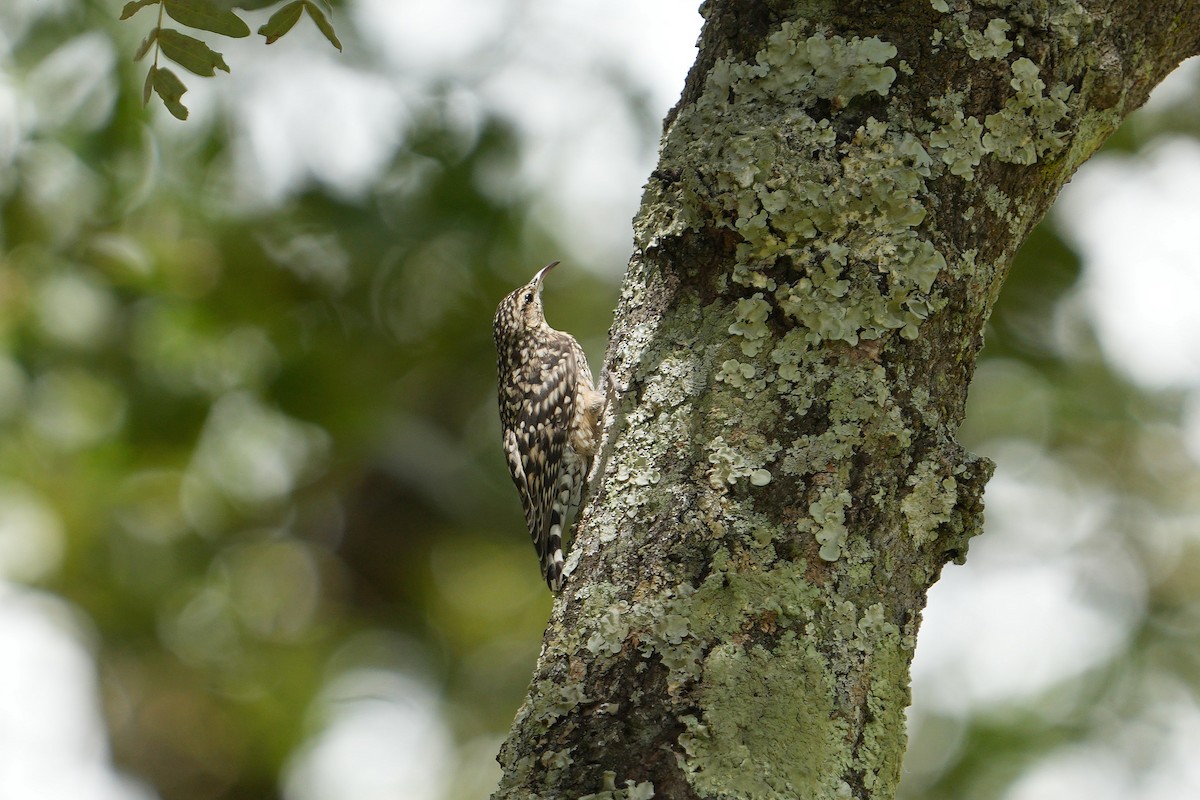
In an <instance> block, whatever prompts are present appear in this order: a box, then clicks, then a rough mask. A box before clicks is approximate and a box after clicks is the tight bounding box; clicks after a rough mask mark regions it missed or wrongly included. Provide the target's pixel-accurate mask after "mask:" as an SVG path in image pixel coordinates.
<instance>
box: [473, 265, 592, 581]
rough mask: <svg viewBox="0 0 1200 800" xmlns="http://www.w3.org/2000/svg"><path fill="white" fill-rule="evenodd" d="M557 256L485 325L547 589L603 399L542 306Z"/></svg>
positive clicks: (508, 446)
mask: <svg viewBox="0 0 1200 800" xmlns="http://www.w3.org/2000/svg"><path fill="white" fill-rule="evenodd" d="M557 263H558V262H557V261H555V262H553V263H551V264H548V265H547V266H545V267H543V268H542V269H541V270H539V271H538V273H537V274H536V275H534V276H533V280H531V281H530V282H529V283H528V284H526V285H525V286H523V287H521V288H519V289H516V290H515V291H513V292H511V293H510V294H509V295H508V296H507V297H505V298H504V300H502V301H501V302H500V305H499V306H498V307H497V308H496V317H495V319H494V321H493V326H492V333H493V336H494V338H495V341H496V354H497V368H498V369H497V371H498V373H499V386H498V388H499V400H500V425H501V428H502V430H503V441H504V454H505V457H506V458H507V460H508V467H509V471H510V472H511V473H512V479H513V483H514V484H515V485H516V487H517V494H518V495H519V496H520V498H521V505H522V507H523V508H524V510H525V523H526V526H527V527H528V528H529V535H530V537H531V538H532V539H533V544H534V547H536V548H537V551H538V557H539V559H540V560H541V564H542V574H543V576H544V577H545V579H546V585H547V586H549V587H550V589H551V591H554V592H557V591H560V590H561V589H562V584H563V552H562V546H563V545H562V540H563V537H564V535H565V533H566V526H567V521H568V518H569V517H570V516H571V514H572V513H574V511H575V510H576V509H577V508H578V506H579V502H580V499H581V495H582V491H583V484H584V481H585V480H586V478H587V473H588V469H589V467H590V466H591V462H592V457H593V456H594V455H595V453H596V447H597V439H598V434H599V430H598V429H599V420H600V410H601V406H602V405H603V398H602V396H601V394H600V393H599V392H597V391H596V389H595V388H594V386H593V384H592V373H591V370H590V369H589V368H588V363H587V356H586V355H585V354H584V352H583V348H581V347H580V346H579V342H577V341H575V338H574V337H573V336H571V335H570V334H568V333H563V332H562V331H556V330H554V329H553V328H551V327H550V326H549V325H548V324H546V318H545V316H544V314H543V312H542V297H541V294H542V279H543V278H545V276H546V273H547V272H549V271H550V270H551V269H553V268H554V266H555V265H556V264H557Z"/></svg>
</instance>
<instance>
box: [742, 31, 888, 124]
mask: <svg viewBox="0 0 1200 800" xmlns="http://www.w3.org/2000/svg"><path fill="white" fill-rule="evenodd" d="M803 33H804V26H802V25H801V24H799V23H793V22H785V23H783V25H781V26H780V28H779V30H778V31H776V32H775V33H773V34H771V36H769V37H768V38H767V46H766V48H765V49H763V50H762V51H760V52H759V53H758V55H757V56H756V57H755V63H754V64H753V65H748V66H749V71H748V75H749V76H751V77H754V78H759V79H761V84H760V85H761V87H762V88H763V89H765V90H766V91H768V92H770V93H772V94H774V95H775V96H777V97H780V98H786V97H789V96H801V97H802V96H807V95H816V96H817V97H820V98H823V99H825V100H832V101H833V102H834V107H835V108H840V107H842V106H845V104H846V103H848V102H849V101H850V100H852V99H853V98H855V97H857V96H858V95H861V94H866V93H867V92H875V93H876V94H879V95H885V94H887V92H888V89H889V88H891V85H892V81H894V80H895V79H896V70H895V69H893V68H892V67H889V66H887V62H888V61H890V60H891V59H893V58H895V57H896V48H895V47H894V46H893V45H891V44H890V43H888V42H884V41H882V40H880V39H879V38H878V37H875V36H871V37H868V38H866V39H860V38H858V37H857V36H856V37H854V38H852V39H844V38H842V37H841V36H830V37H826V36H825V35H824V34H822V33H816V34H813V35H812V36H808V37H805V36H804V35H803ZM723 63H725V64H726V65H727V66H728V62H723Z"/></svg>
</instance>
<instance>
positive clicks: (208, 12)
mask: <svg viewBox="0 0 1200 800" xmlns="http://www.w3.org/2000/svg"><path fill="white" fill-rule="evenodd" d="M166 7H167V13H168V14H170V15H171V19H173V20H175V21H176V22H178V23H180V24H183V25H187V26H188V27H189V28H199V29H200V30H204V31H212V32H213V33H219V34H221V35H222V36H230V37H232V38H234V39H240V38H242V37H243V36H249V35H250V27H249V26H248V25H247V24H246V23H245V22H242V18H241V17H239V16H238V15H237V14H235V13H233V12H232V11H230V10H229V9H227V8H220V7H219V6H218V5H217V4H215V3H214V2H213V1H212V0H166Z"/></svg>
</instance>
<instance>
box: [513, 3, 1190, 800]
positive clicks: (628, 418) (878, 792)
mask: <svg viewBox="0 0 1200 800" xmlns="http://www.w3.org/2000/svg"><path fill="white" fill-rule="evenodd" d="M702 13H703V14H704V15H705V18H706V22H705V27H704V32H703V34H702V35H701V41H700V49H699V54H698V58H697V61H696V65H695V66H694V67H693V69H692V71H691V74H690V75H689V77H688V80H687V84H686V86H685V88H684V91H683V95H682V99H681V100H680V102H679V104H678V105H677V106H676V108H675V109H673V110H672V111H671V113H670V114H669V115H668V117H667V120H666V122H665V126H664V134H663V142H662V148H661V151H660V163H659V165H658V168H657V169H656V170H655V171H654V172H653V173H652V175H651V177H650V180H649V182H648V184H647V186H646V190H645V194H644V197H643V201H642V208H641V210H640V211H639V214H638V216H637V218H636V220H635V240H636V241H635V244H636V250H635V252H634V255H633V257H632V258H631V260H630V264H629V269H628V271H627V273H626V276H625V281H624V284H623V287H622V291H621V298H620V302H619V305H618V308H617V313H616V317H615V320H614V323H613V327H612V331H611V336H610V344H609V350H608V354H607V361H606V366H607V369H608V371H609V374H610V376H611V379H612V380H614V381H615V382H616V385H618V386H620V387H621V393H620V396H619V398H617V399H616V402H614V403H613V404H612V405H613V407H612V408H610V409H609V411H608V415H607V427H606V439H605V444H604V450H603V451H602V454H601V458H600V459H598V461H599V463H600V465H601V467H602V469H601V470H599V471H598V472H599V474H597V475H596V476H595V477H594V483H593V490H592V496H591V498H590V500H589V501H588V502H587V504H586V508H585V509H584V512H583V514H582V516H581V519H580V523H579V525H578V526H577V530H578V533H577V539H576V543H575V545H574V547H573V548H572V553H571V555H570V557H569V559H568V570H573V573H572V574H571V577H570V580H569V581H568V583H567V587H566V589H565V591H564V592H563V594H562V595H561V597H560V598H559V599H558V600H557V602H556V604H555V607H554V611H553V614H552V617H551V620H550V624H549V627H548V628H547V631H546V635H545V640H544V643H543V648H542V653H541V656H540V658H539V660H538V664H537V667H536V671H535V674H534V677H533V681H532V684H531V686H530V693H529V696H528V698H527V700H526V702H525V703H524V705H523V706H522V708H521V710H520V711H519V712H518V714H517V718H516V720H515V722H514V724H513V729H512V732H511V734H510V736H509V738H508V740H507V741H506V742H505V744H504V746H503V748H502V749H501V753H500V757H499V760H500V763H501V766H502V768H503V770H504V774H503V777H502V780H501V783H500V788H499V790H498V791H497V792H496V794H495V795H494V797H495V798H497V799H501V798H502V799H504V800H507V799H508V798H533V797H546V798H565V797H586V796H593V795H594V796H596V797H597V798H613V799H614V800H615V799H616V798H648V797H651V796H655V797H666V798H673V799H674V798H773V797H799V798H821V799H824V798H830V799H831V800H832V799H833V798H839V799H840V798H863V799H864V800H865V799H866V798H872V799H875V798H890V797H892V796H893V795H894V793H895V789H896V784H897V782H898V780H899V772H900V763H901V760H902V756H903V752H904V747H905V732H904V709H905V707H906V706H907V705H908V702H909V690H908V684H909V677H908V672H909V663H910V661H911V658H912V653H913V648H914V645H915V641H916V635H917V629H918V626H919V622H920V613H921V609H922V608H923V606H924V603H925V597H926V592H927V590H928V588H929V586H930V585H932V583H933V582H934V581H935V580H937V578H938V575H939V574H940V571H941V568H942V566H943V565H944V564H945V563H947V562H948V561H951V560H959V561H960V560H961V559H963V558H964V557H965V555H966V551H967V543H968V540H969V539H970V537H971V536H973V535H975V534H976V533H978V532H979V529H980V525H981V522H982V494H983V488H984V485H985V483H986V481H987V478H988V477H989V476H990V474H991V465H990V463H988V462H987V461H986V460H985V459H980V458H977V457H975V456H972V455H971V454H969V453H966V452H965V451H963V450H962V448H960V447H959V446H958V444H957V443H956V442H955V440H954V434H955V431H956V430H957V428H958V426H959V423H960V422H961V420H962V415H963V408H964V405H965V401H966V394H967V387H968V384H969V381H970V377H971V374H972V371H973V369H974V364H975V359H976V356H977V354H978V351H979V348H980V347H981V346H982V331H983V326H984V323H985V322H986V320H987V318H988V314H989V313H990V310H991V307H992V305H993V303H994V301H995V298H996V296H997V295H998V293H999V291H1000V287H1001V285H1002V283H1003V280H1004V276H1005V274H1006V272H1007V269H1008V266H1009V264H1010V262H1011V259H1012V256H1013V254H1014V253H1015V252H1016V250H1017V248H1018V247H1019V246H1020V244H1021V243H1022V242H1023V241H1024V239H1025V238H1026V236H1027V235H1028V233H1029V231H1030V230H1031V229H1032V228H1033V226H1034V225H1035V224H1036V222H1037V221H1038V220H1039V219H1041V217H1042V216H1043V214H1044V213H1045V211H1046V209H1047V208H1048V207H1049V205H1050V203H1051V202H1052V200H1053V198H1054V197H1055V196H1056V195H1057V193H1058V190H1059V188H1060V187H1061V186H1062V184H1063V183H1065V182H1066V180H1067V179H1068V178H1069V177H1070V175H1071V174H1072V173H1073V172H1074V170H1075V169H1076V168H1077V167H1078V166H1079V164H1081V163H1082V162H1083V161H1084V160H1086V159H1087V157H1089V156H1090V155H1091V154H1092V153H1093V152H1095V150H1096V149H1097V148H1098V147H1099V146H1100V145H1101V143H1102V142H1103V141H1104V140H1105V138H1107V136H1108V135H1109V134H1111V133H1112V131H1114V130H1115V129H1116V127H1117V125H1118V124H1119V123H1120V122H1121V120H1122V119H1123V118H1124V117H1125V116H1126V115H1128V114H1129V113H1130V112H1131V111H1132V110H1133V109H1135V108H1137V107H1138V106H1140V105H1141V104H1142V102H1144V100H1145V98H1146V96H1147V95H1148V93H1149V91H1150V89H1151V88H1152V87H1153V86H1154V85H1156V84H1157V83H1158V82H1159V81H1160V80H1161V79H1162V78H1163V77H1164V76H1165V75H1166V74H1167V73H1168V72H1169V71H1170V70H1171V69H1173V68H1174V67H1175V66H1176V65H1177V64H1178V63H1179V62H1180V61H1181V60H1183V59H1184V58H1186V57H1187V56H1189V55H1193V54H1195V53H1196V52H1197V50H1198V49H1200V2H1197V0H1175V2H1170V3H1162V4H1150V5H1147V4H1140V3H1134V2H1131V1H1130V0H1107V1H1106V2H1093V3H1088V4H1087V5H1086V6H1085V5H1082V4H1080V3H1077V2H1075V0H1019V1H1018V2H1014V3H1011V4H1008V5H1007V6H1005V7H1002V8H1001V7H995V6H991V5H988V6H982V5H981V6H980V7H978V8H976V7H974V6H973V5H971V4H969V3H967V2H955V1H954V0H919V1H917V0H914V1H913V2H904V3H896V4H853V5H850V6H846V5H845V4H835V3H813V2H804V3H802V2H794V1H793V2H785V1H784V0H778V1H777V2H748V1H747V0H740V1H739V0H709V1H708V2H706V3H705V4H704V6H703V8H702Z"/></svg>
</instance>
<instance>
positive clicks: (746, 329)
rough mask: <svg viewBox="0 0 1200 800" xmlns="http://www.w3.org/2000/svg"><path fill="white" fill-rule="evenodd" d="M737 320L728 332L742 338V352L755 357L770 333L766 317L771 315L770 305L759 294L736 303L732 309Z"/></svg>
mask: <svg viewBox="0 0 1200 800" xmlns="http://www.w3.org/2000/svg"><path fill="white" fill-rule="evenodd" d="M734 313H735V314H736V316H737V320H736V321H735V322H734V323H733V324H732V325H730V326H729V332H730V333H732V334H735V335H737V336H740V337H742V342H741V348H742V352H743V353H745V354H746V355H748V356H756V355H758V353H759V351H761V350H762V349H763V347H764V345H766V340H767V339H768V338H769V337H770V335H771V331H770V330H769V329H768V328H767V317H768V316H770V314H771V304H770V303H768V302H767V301H766V300H764V299H763V296H762V293H761V292H759V293H757V294H755V295H754V296H753V297H747V298H743V299H741V300H738V301H737V306H736V308H735V309H734Z"/></svg>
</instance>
